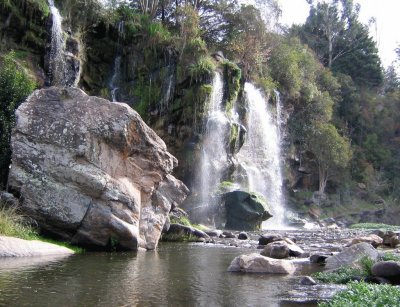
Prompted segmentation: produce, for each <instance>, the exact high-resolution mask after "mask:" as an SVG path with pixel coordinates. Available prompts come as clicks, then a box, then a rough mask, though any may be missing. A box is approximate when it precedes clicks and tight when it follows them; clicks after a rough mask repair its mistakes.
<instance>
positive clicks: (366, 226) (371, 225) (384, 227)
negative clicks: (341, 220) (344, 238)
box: [350, 223, 400, 231]
mask: <svg viewBox="0 0 400 307" xmlns="http://www.w3.org/2000/svg"><path fill="white" fill-rule="evenodd" d="M350 228H351V229H381V230H392V231H397V230H399V229H400V226H396V225H387V224H378V223H359V224H353V225H351V226H350Z"/></svg>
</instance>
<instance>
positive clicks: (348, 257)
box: [325, 242, 379, 270]
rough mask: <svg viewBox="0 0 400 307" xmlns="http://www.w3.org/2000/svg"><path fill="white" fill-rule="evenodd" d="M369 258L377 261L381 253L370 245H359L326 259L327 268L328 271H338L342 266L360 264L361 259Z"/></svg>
mask: <svg viewBox="0 0 400 307" xmlns="http://www.w3.org/2000/svg"><path fill="white" fill-rule="evenodd" d="M365 256H367V257H369V258H371V259H372V260H377V259H378V256H379V253H378V251H377V250H376V249H375V248H374V247H373V246H372V245H371V244H369V243H365V242H363V243H358V244H355V245H352V246H350V247H347V248H345V249H344V250H343V251H342V252H340V253H338V254H336V255H333V256H331V257H329V258H327V259H326V265H325V268H326V269H328V270H334V269H338V268H340V267H342V266H346V265H353V264H356V263H358V262H359V261H360V260H361V258H363V257H365Z"/></svg>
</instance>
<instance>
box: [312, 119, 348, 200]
mask: <svg viewBox="0 0 400 307" xmlns="http://www.w3.org/2000/svg"><path fill="white" fill-rule="evenodd" d="M308 148H309V150H310V151H311V152H312V153H313V154H314V155H315V157H316V160H317V164H318V174H319V192H320V193H324V191H325V188H326V184H327V182H328V180H329V178H330V176H331V175H332V174H333V172H337V171H340V170H343V169H345V168H346V166H347V165H348V163H349V161H350V158H351V149H350V142H349V140H348V139H347V138H345V137H343V136H341V135H340V134H339V133H338V131H337V130H336V127H335V126H333V125H332V124H321V123H319V124H317V125H316V127H315V129H314V131H313V133H312V134H311V135H310V137H309V139H308Z"/></svg>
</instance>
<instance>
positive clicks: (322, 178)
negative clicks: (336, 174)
mask: <svg viewBox="0 0 400 307" xmlns="http://www.w3.org/2000/svg"><path fill="white" fill-rule="evenodd" d="M318 172H319V192H320V193H321V194H324V193H325V188H326V184H327V182H328V170H327V169H326V168H324V167H322V166H321V165H320V166H318Z"/></svg>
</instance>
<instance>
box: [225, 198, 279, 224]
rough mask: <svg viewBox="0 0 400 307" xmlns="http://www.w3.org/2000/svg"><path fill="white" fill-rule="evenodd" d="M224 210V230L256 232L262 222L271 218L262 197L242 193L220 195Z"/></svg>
mask: <svg viewBox="0 0 400 307" xmlns="http://www.w3.org/2000/svg"><path fill="white" fill-rule="evenodd" d="M222 201H223V202H224V203H225V208H226V224H225V229H232V230H258V229H260V227H261V223H262V221H265V220H267V219H268V218H270V217H272V215H271V213H270V212H269V209H268V206H267V204H266V202H265V200H264V199H263V198H262V196H260V195H258V194H255V193H248V192H244V191H233V192H228V193H225V194H223V195H222Z"/></svg>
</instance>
